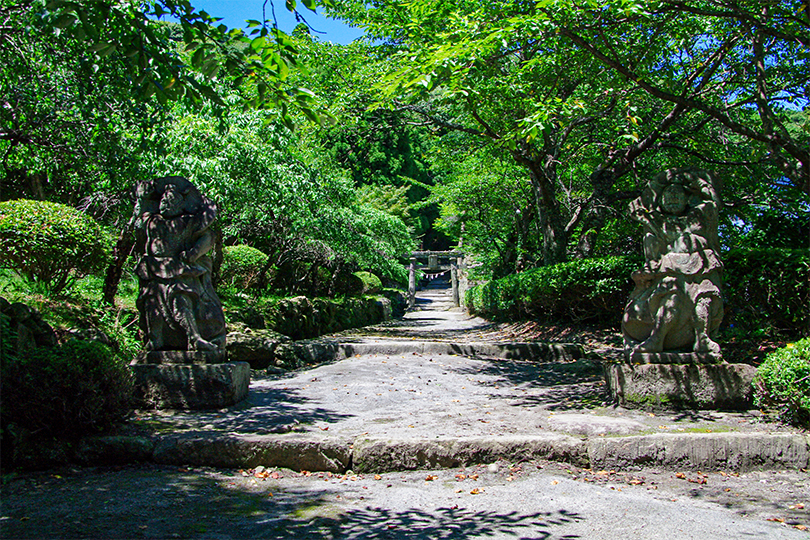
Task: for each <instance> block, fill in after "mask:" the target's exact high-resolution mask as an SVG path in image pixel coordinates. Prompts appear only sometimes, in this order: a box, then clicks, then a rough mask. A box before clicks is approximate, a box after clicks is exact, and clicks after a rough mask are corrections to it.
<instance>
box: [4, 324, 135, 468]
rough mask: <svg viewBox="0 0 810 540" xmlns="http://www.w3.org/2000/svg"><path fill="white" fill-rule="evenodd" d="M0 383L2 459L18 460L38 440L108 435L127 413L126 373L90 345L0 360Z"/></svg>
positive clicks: (71, 344)
mask: <svg viewBox="0 0 810 540" xmlns="http://www.w3.org/2000/svg"><path fill="white" fill-rule="evenodd" d="M4 335H5V336H6V337H5V338H4V339H3V341H5V340H6V339H8V334H7V333H5V334H4ZM3 346H4V347H5V343H4V344H3ZM0 384H2V389H3V392H2V408H0V424H1V425H2V432H3V442H4V443H7V444H8V443H10V445H11V447H10V448H8V447H7V448H4V449H3V453H4V454H6V455H5V456H4V460H5V459H8V457H9V455H11V456H12V461H16V460H17V459H18V458H21V457H23V456H22V454H25V453H26V452H30V451H32V447H31V445H34V444H35V441H37V440H49V439H52V438H56V439H60V440H75V439H76V438H78V437H80V436H82V435H85V434H90V433H98V432H101V431H104V430H108V429H110V428H111V427H113V426H114V425H115V424H116V423H118V422H120V421H122V420H123V419H124V418H126V416H127V415H128V414H129V412H130V410H131V408H130V399H131V394H132V379H131V374H130V371H129V368H128V367H127V365H126V363H125V362H124V361H123V360H122V359H121V358H120V357H119V356H117V355H115V354H114V353H113V351H111V350H110V349H109V348H108V347H106V346H104V345H102V344H101V343H97V342H94V341H77V340H72V341H69V342H68V343H65V344H64V345H61V346H59V347H55V348H53V349H50V348H38V349H33V350H32V351H30V352H26V353H21V354H17V355H4V356H3V358H2V366H0ZM4 446H5V444H4ZM7 453H9V454H7Z"/></svg>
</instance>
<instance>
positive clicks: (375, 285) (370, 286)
mask: <svg viewBox="0 0 810 540" xmlns="http://www.w3.org/2000/svg"><path fill="white" fill-rule="evenodd" d="M353 275H354V276H355V277H357V278H359V279H360V281H362V282H363V290H362V292H361V294H375V293H378V292H380V291H381V290H382V281H380V278H378V277H377V276H375V275H374V274H372V273H371V272H355V273H354V274H353Z"/></svg>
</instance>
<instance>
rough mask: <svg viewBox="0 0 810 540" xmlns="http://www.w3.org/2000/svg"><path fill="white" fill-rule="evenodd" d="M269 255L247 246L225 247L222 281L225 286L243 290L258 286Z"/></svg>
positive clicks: (221, 272)
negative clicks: (260, 274)
mask: <svg viewBox="0 0 810 540" xmlns="http://www.w3.org/2000/svg"><path fill="white" fill-rule="evenodd" d="M267 258H268V257H267V255H265V254H264V253H262V252H261V251H259V250H258V249H256V248H253V247H250V246H247V245H244V244H243V245H238V246H225V248H224V249H223V259H222V267H221V268H220V280H221V282H222V283H223V284H225V285H228V286H231V287H239V288H241V289H250V288H253V287H255V286H256V285H257V282H258V279H259V273H260V272H261V270H262V268H263V267H264V265H265V264H267Z"/></svg>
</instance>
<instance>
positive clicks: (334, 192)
mask: <svg viewBox="0 0 810 540" xmlns="http://www.w3.org/2000/svg"><path fill="white" fill-rule="evenodd" d="M316 7H317V6H316V4H315V1H314V0H308V1H305V2H303V3H302V4H297V3H296V2H295V0H287V2H286V4H285V5H284V6H280V5H279V6H274V5H272V4H271V3H264V4H263V11H264V13H265V14H267V16H268V18H267V20H264V21H262V20H253V21H247V23H246V24H247V29H246V30H245V31H244V32H243V31H242V30H239V29H229V28H227V27H225V26H224V25H222V24H220V23H219V22H218V21H217V20H216V19H214V18H213V17H212V15H215V14H211V15H209V14H208V13H206V12H205V11H200V10H198V9H196V8H195V6H194V5H193V2H192V3H190V2H188V1H186V0H179V1H178V0H161V1H157V2H143V3H125V4H117V3H109V2H99V1H92V0H87V1H81V2H71V1H65V0H55V1H52V2H40V1H15V0H4V2H3V4H2V7H0V20H2V25H0V55H2V56H1V57H2V66H1V67H0V85H2V93H0V97H1V98H2V107H0V119H1V120H2V126H0V153H2V172H0V174H2V175H3V179H2V194H1V198H2V200H13V199H20V198H24V199H32V200H39V201H50V202H57V203H61V204H65V205H68V206H70V207H73V208H77V209H79V210H80V211H82V212H84V213H85V214H87V215H89V216H92V218H93V219H94V220H96V221H97V222H98V223H99V224H101V227H102V229H103V231H104V235H105V238H108V239H109V240H108V243H109V246H110V254H109V257H108V256H107V255H104V254H102V255H100V257H101V258H102V259H104V260H103V265H102V264H101V263H99V264H97V265H96V266H95V267H94V270H97V269H98V267H100V266H105V272H104V275H105V277H104V278H103V283H102V282H100V280H101V279H102V278H101V277H100V274H99V277H97V278H96V281H92V280H91V281H90V282H88V281H87V280H85V281H84V283H85V289H88V288H92V287H96V288H101V289H102V291H101V293H100V296H101V297H102V298H103V299H104V300H105V301H106V302H107V303H108V304H113V303H114V300H115V295H116V293H118V292H119V282H120V280H121V279H122V277H123V279H124V280H125V281H126V280H127V279H129V282H128V283H129V287H130V292H131V289H132V287H134V285H133V284H132V277H131V275H130V274H129V271H130V268H131V261H130V263H128V260H129V258H130V256H131V253H132V249H133V243H134V237H133V234H132V231H131V229H130V226H129V218H130V214H131V211H132V206H133V186H134V185H135V184H136V182H138V181H139V180H142V179H145V178H150V177H154V176H160V175H183V176H187V177H189V178H190V179H191V180H192V182H194V183H195V184H196V185H197V186H199V187H200V189H201V190H202V191H203V192H204V193H206V194H207V195H208V196H209V197H211V198H212V199H214V200H215V201H216V202H217V204H218V206H219V209H220V216H221V221H220V223H221V240H222V244H223V245H224V246H226V247H227V246H235V245H246V246H249V247H250V248H254V249H256V250H259V251H260V252H261V254H256V253H254V252H250V254H248V253H247V252H245V251H244V250H243V251H233V252H232V254H233V255H232V257H237V258H239V257H241V258H243V259H244V258H245V257H247V258H250V257H254V259H251V260H255V261H260V263H261V264H260V265H259V266H260V268H259V270H258V271H257V272H256V274H257V275H256V276H252V277H255V279H252V280H251V283H250V287H247V288H249V289H251V290H250V291H245V290H244V289H245V288H246V287H244V286H240V287H236V290H231V291H230V292H229V291H228V290H223V294H224V296H225V297H226V298H227V297H233V298H238V297H244V296H245V293H246V292H249V293H251V294H253V295H254V296H256V297H258V296H262V295H268V294H269V295H294V294H308V295H311V296H314V295H327V296H335V295H339V294H340V292H341V283H342V282H344V281H345V280H346V276H348V275H349V274H351V273H352V272H355V271H358V270H366V271H370V272H373V273H374V274H376V275H377V276H379V277H380V278H382V279H383V281H384V282H385V283H386V284H387V285H389V286H395V285H397V284H400V285H401V284H403V283H404V280H405V276H406V274H405V268H404V266H403V262H404V261H405V260H406V258H407V255H408V253H409V252H410V251H411V250H413V249H416V248H424V249H447V248H450V247H454V246H457V245H459V243H461V244H462V246H463V248H464V250H465V251H466V252H467V253H468V254H469V256H470V257H471V260H472V261H474V262H475V263H476V264H477V266H476V268H475V271H474V272H473V274H472V277H473V278H474V279H477V280H479V281H487V280H497V279H500V278H506V277H508V276H512V275H515V274H523V275H525V276H529V275H534V274H531V272H535V271H536V270H542V269H544V268H545V269H549V268H554V267H555V265H559V264H562V263H567V261H594V260H600V261H604V260H612V261H613V262H611V263H609V264H608V263H605V264H604V265H602V266H601V267H604V268H617V264H618V263H617V262H616V259H605V258H609V257H614V258H615V257H624V256H627V255H628V254H633V253H640V251H641V250H640V235H641V230H640V226H639V225H638V224H636V223H634V222H632V221H631V220H630V219H629V218H628V214H627V211H626V207H627V203H628V202H629V201H630V200H632V199H633V198H635V197H637V196H638V194H639V193H640V189H641V188H642V187H643V186H644V185H645V183H646V182H647V181H648V179H649V178H651V177H652V176H654V175H655V174H656V173H658V172H660V171H662V170H664V169H667V168H672V167H682V166H697V167H702V168H708V169H712V170H714V171H715V174H716V177H717V178H718V180H719V181H721V182H722V184H723V185H722V196H723V201H724V205H725V206H724V208H723V211H722V213H721V238H722V242H723V247H724V249H725V250H728V252H729V253H733V252H734V250H738V254H737V255H733V254H732V259H734V257H737V258H740V257H742V259H744V261H745V264H741V265H740V267H742V266H745V265H748V266H747V267H756V266H758V265H760V266H761V261H764V260H778V261H781V260H783V259H786V258H789V257H788V256H787V255H784V254H782V255H778V254H777V255H774V254H773V253H771V254H770V255H765V254H763V253H758V254H757V255H756V256H755V257H753V259H752V256H748V255H745V256H741V255H739V250H748V251H747V253H752V252H751V250H756V249H765V248H767V249H774V248H782V249H796V248H801V249H806V248H807V246H808V234H807V233H808V231H809V230H810V218H808V215H809V212H808V200H809V194H810V146H809V145H808V138H810V109H808V89H809V88H810V65H808V51H809V50H810V32H809V31H808V30H809V29H810V22H809V21H810V19H808V17H809V16H810V14H808V13H807V9H806V4H805V3H804V2H803V1H800V0H791V1H785V2H778V3H774V2H770V1H765V0H759V1H757V0H746V1H744V2H729V1H725V0H690V1H683V0H654V1H653V0H611V1H610V2H599V3H595V2H588V1H584V2H570V1H566V0H539V1H535V2H513V1H510V2H494V3H493V2H489V3H485V4H482V3H479V2H447V1H442V0H418V1H416V0H412V1H394V2H375V3H371V4H367V3H365V2H357V1H354V0H339V1H333V0H330V1H328V2H322V3H320V9H322V10H324V11H325V13H326V14H328V15H330V16H332V17H336V18H338V19H340V20H342V21H344V22H346V23H347V24H348V25H350V26H353V27H356V28H358V29H361V30H362V32H364V36H365V37H364V38H363V39H358V40H356V41H354V42H352V43H349V44H346V45H338V44H333V43H330V42H325V41H322V40H320V39H319V38H318V34H317V33H314V31H313V30H312V29H311V28H310V26H309V25H308V24H307V20H306V17H307V14H308V13H311V12H312V10H314V9H315V8H316ZM276 10H279V11H283V10H286V11H287V12H289V13H291V14H293V16H294V17H295V18H296V20H299V21H300V24H299V25H298V26H297V27H296V28H295V30H294V31H292V32H290V33H285V32H283V31H281V30H280V29H279V27H278V25H277V19H276V18H275V13H276ZM227 251H228V250H227V248H226V249H225V253H227ZM221 253H222V251H221V250H220V257H221ZM5 256H6V264H5V266H12V267H13V266H14V263H8V259H9V258H10V257H11V255H10V252H8V251H7V252H6V255H5ZM255 257H258V258H255ZM799 258H800V261H799V262H798V263H797V264H798V265H799V266H800V267H802V268H804V266H806V263H807V258H806V256H800V257H799ZM735 260H736V259H735ZM751 261H754V263H753V264H751ZM757 261H760V262H757ZM237 262H244V261H237ZM16 264H17V265H18V266H19V264H20V263H19V261H17V263H16ZM567 264H571V263H570V262H569V263H567ZM802 265H804V266H802ZM618 267H619V268H621V271H622V272H624V271H625V270H626V268H627V265H626V264H624V265H619V266H618ZM566 268H570V267H566ZM75 270H77V268H74V269H73V272H72V273H71V274H70V278H71V279H72V278H76V277H79V273H77V272H75ZM23 273H24V274H26V276H27V277H28V282H29V284H30V283H34V284H37V286H38V287H40V290H41V291H42V292H43V293H46V294H51V293H60V294H63V293H66V292H69V291H70V290H74V291H79V289H81V287H79V289H76V288H75V286H74V287H73V289H71V287H69V286H68V284H69V282H70V281H71V279H62V280H58V279H56V278H54V277H53V276H45V277H43V276H42V275H39V274H37V273H36V272H33V271H31V272H27V273H25V272H23ZM732 273H733V272H732ZM9 275H10V274H6V276H7V277H6V280H7V281H8V280H10V279H11V278H8V276H9ZM749 277H750V276H749ZM790 278H791V276H787V277H786V278H785V279H788V281H789V280H790ZM526 279H528V278H526ZM544 279H547V278H544ZM589 279H595V280H596V281H597V282H598V280H599V279H601V278H600V276H596V277H595V278H594V277H591V278H589ZM757 279H759V280H761V281H767V280H769V279H770V278H767V277H762V276H760V277H758V278H757ZM11 281H13V279H11ZM624 281H625V284H626V282H627V280H624ZM87 283H90V285H87ZM222 283H223V284H222V285H221V288H222V289H227V287H226V286H225V285H227V283H230V284H231V285H233V284H234V283H235V282H234V281H233V280H230V281H229V280H224V281H223V282H222ZM519 283H522V284H523V285H528V284H527V283H526V282H519ZM242 285H244V283H243V284H242ZM596 285H597V286H598V283H597V284H596ZM14 286H15V285H6V288H8V287H12V288H13V287H14ZM622 286H625V285H622ZM232 289H233V287H232ZM79 292H80V291H79ZM77 294H78V293H77ZM480 299H481V297H480V295H479V300H480ZM475 301H476V298H475V297H473V298H471V303H472V304H473V305H474V304H475ZM801 301H802V300H801V298H799V299H798V302H799V303H798V305H799V307H798V308H797V307H791V308H785V309H788V311H790V312H791V313H789V314H788V317H787V318H788V319H789V318H791V317H792V318H793V322H792V323H790V324H787V326H790V328H785V326H786V324H781V323H773V322H771V323H767V321H765V319H766V318H763V317H760V319H761V321H760V323H761V324H764V325H766V326H768V327H767V328H759V329H758V330H759V331H760V333H761V334H763V335H764V334H767V333H768V332H771V333H773V332H777V333H778V332H779V331H784V330H788V331H789V332H790V333H792V335H799V336H801V335H802V334H806V333H807V329H806V328H804V326H805V318H806V314H804V310H803V308H801ZM484 303H486V302H484ZM513 303H514V302H513ZM506 304H509V302H506ZM506 304H504V299H500V300H497V299H496V301H495V303H494V304H493V305H491V306H489V307H487V306H484V305H482V306H480V310H481V311H486V310H487V309H490V311H494V312H496V313H495V315H497V312H498V311H499V310H500V311H508V308H509V305H506ZM795 304H796V299H793V304H792V305H795ZM749 308H750V309H753V308H751V307H750V306H749ZM750 309H749V310H750ZM783 311H784V310H783ZM513 315H514V316H523V317H535V318H538V317H541V316H542V315H543V313H538V312H537V310H534V311H533V310H532V309H529V308H526V307H525V306H523V307H521V308H520V309H518V310H517V312H515V313H513ZM547 315H548V314H547ZM617 317H618V315H617ZM780 324H781V326H780ZM791 325H792V326H791ZM797 325H798V326H797ZM746 332H747V330H746Z"/></svg>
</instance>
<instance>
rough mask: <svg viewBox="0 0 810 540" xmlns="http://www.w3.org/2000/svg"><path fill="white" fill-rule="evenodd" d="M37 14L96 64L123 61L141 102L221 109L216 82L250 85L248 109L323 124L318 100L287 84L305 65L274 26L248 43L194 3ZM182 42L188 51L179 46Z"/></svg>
mask: <svg viewBox="0 0 810 540" xmlns="http://www.w3.org/2000/svg"><path fill="white" fill-rule="evenodd" d="M286 6H287V9H289V10H290V11H294V10H295V9H296V7H297V4H296V2H295V0H287V2H286ZM304 6H305V7H306V8H307V9H310V10H314V9H315V7H316V0H307V1H306V2H304ZM35 9H37V10H38V16H39V18H40V19H39V20H40V22H41V24H42V25H43V27H45V28H50V29H51V30H52V31H53V32H54V33H55V34H57V35H59V34H65V33H67V34H68V35H69V36H70V37H71V38H73V39H76V40H78V41H80V42H84V43H85V44H86V48H87V51H88V52H90V53H92V54H93V55H94V56H95V57H96V59H97V60H96V61H97V62H99V61H102V60H105V59H107V58H118V59H120V61H122V62H123V64H124V65H125V66H127V69H128V71H129V73H130V78H131V80H132V81H134V82H135V83H136V84H135V86H134V88H133V92H134V94H135V95H136V96H137V97H138V98H140V99H149V98H151V97H154V98H156V99H157V101H158V102H159V103H160V104H162V105H166V104H167V103H168V102H170V101H176V100H179V99H183V98H190V99H192V100H200V99H206V100H211V101H213V102H214V103H216V104H218V105H220V106H221V105H222V103H223V102H222V99H221V95H220V92H219V91H218V90H216V87H217V86H218V85H217V84H215V81H216V82H224V81H226V80H231V81H236V82H238V83H239V84H245V83H247V86H246V87H245V92H244V94H243V102H242V103H243V105H245V106H248V107H258V108H262V107H281V105H282V104H285V105H286V106H287V107H288V108H290V107H291V108H300V109H301V110H303V111H304V114H305V115H306V117H307V118H309V119H317V118H318V113H317V111H315V110H314V109H313V108H312V106H313V104H314V103H313V102H312V101H311V100H306V99H297V98H296V96H295V92H293V93H292V94H290V88H289V87H288V84H287V81H288V79H289V76H290V73H291V70H292V69H293V68H297V66H298V63H297V61H296V55H297V54H298V51H297V49H296V47H295V45H294V43H293V41H292V39H291V38H290V37H289V36H287V35H286V34H285V33H284V32H281V31H280V30H279V29H278V28H275V27H274V26H273V25H272V23H268V22H264V23H262V22H260V21H256V20H252V21H250V22H249V27H250V28H252V29H253V30H252V32H251V37H247V36H245V35H244V33H243V32H242V31H241V30H238V29H235V30H229V29H228V28H227V27H226V26H224V25H222V24H219V19H216V18H214V17H212V16H211V15H209V14H208V13H207V12H205V11H199V10H197V9H196V8H195V7H194V5H193V4H192V3H191V2H189V1H187V0H157V1H155V2H151V3H146V4H139V3H125V4H115V5H112V6H111V5H109V4H107V3H105V2H102V1H100V0H89V1H88V2H67V1H63V0H57V1H53V2H50V3H48V4H47V5H39V6H38V7H37V8H35ZM161 19H166V20H168V21H177V22H176V23H175V22H170V23H166V22H160V20H161ZM256 34H258V35H256ZM178 37H179V38H180V42H181V44H182V47H178ZM215 96H216V97H215ZM285 116H287V118H288V119H289V118H290V117H289V115H285Z"/></svg>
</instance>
